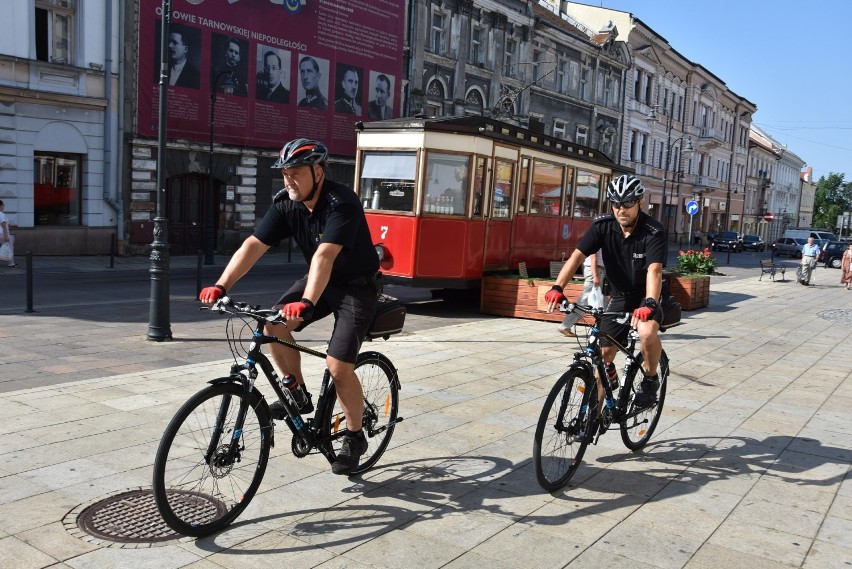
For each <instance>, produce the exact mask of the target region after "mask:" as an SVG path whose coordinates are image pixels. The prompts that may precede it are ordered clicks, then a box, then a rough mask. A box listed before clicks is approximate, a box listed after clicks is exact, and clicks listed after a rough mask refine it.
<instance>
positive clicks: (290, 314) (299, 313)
mask: <svg viewBox="0 0 852 569" xmlns="http://www.w3.org/2000/svg"><path fill="white" fill-rule="evenodd" d="M313 314H314V303H313V302H311V301H310V300H308V299H307V298H303V299H302V300H300V301H299V302H289V303H287V304H285V305H284V306H282V307H281V316H283V317H284V318H301V319H303V320H310V318H311V316H313Z"/></svg>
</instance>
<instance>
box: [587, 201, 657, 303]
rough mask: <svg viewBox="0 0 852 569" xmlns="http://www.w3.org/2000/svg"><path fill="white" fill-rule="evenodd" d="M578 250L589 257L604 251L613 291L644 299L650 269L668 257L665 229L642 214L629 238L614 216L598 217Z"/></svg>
mask: <svg viewBox="0 0 852 569" xmlns="http://www.w3.org/2000/svg"><path fill="white" fill-rule="evenodd" d="M577 248H578V249H579V250H580V251H581V252H582V253H583V254H584V255H586V256H589V255H591V254H592V253H596V252H597V251H599V250H601V251H603V260H604V268H605V269H606V278H607V280H609V282H610V284H611V285H612V287H613V289H614V291H613V292H614V293H618V294H620V295H622V296H630V297H634V296H636V297H640V295H641V297H642V298H644V296H645V282H646V281H645V277H646V276H647V273H648V267H649V266H650V265H651V263H663V262H665V258H666V240H665V232H664V231H663V226H662V225H661V224H660V223H658V222H657V221H656V220H655V219H653V218H652V217H651V216H649V215H648V214H647V213H645V212H643V211H640V212H639V220H638V221H637V222H636V228H635V229H634V230H633V232H632V233H631V234H630V236H629V237H627V238H625V237H624V233H623V232H622V231H621V226H620V225H619V224H618V220H617V219H615V216H614V215H613V214H611V213H609V214H606V215H601V216H599V217H597V218H595V220H594V222H593V223H592V226H591V227H590V228H589V230H588V231H587V232H586V234H585V235H583V238H582V239H580V243H579V244H578V245H577Z"/></svg>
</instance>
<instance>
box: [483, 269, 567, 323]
mask: <svg viewBox="0 0 852 569" xmlns="http://www.w3.org/2000/svg"><path fill="white" fill-rule="evenodd" d="M553 283H554V281H552V280H537V279H519V278H514V277H500V276H488V277H485V278H483V279H482V294H481V295H480V304H479V308H480V310H481V311H482V312H484V313H485V314H496V315H497V316H510V317H512V318H529V319H532V320H545V321H548V322H562V319H563V318H564V317H565V315H564V314H563V313H561V312H559V311H558V310H555V311H553V312H551V313H549V314H548V313H547V302H545V300H544V295H545V294H547V291H549V290H550V287H552V286H553ZM582 292H583V285H582V284H569V285H568V286H567V287H565V295H566V296H567V297H568V298H569V299H571V300H576V299H577V298H578V297H579V296H580V294H581V293H582Z"/></svg>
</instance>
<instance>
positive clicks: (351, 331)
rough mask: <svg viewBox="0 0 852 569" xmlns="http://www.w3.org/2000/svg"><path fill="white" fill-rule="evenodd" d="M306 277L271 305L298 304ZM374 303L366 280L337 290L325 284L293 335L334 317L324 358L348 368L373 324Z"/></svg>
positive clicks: (373, 286) (371, 283)
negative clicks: (308, 317) (326, 356)
mask: <svg viewBox="0 0 852 569" xmlns="http://www.w3.org/2000/svg"><path fill="white" fill-rule="evenodd" d="M307 284H308V277H307V276H306V277H303V278H302V279H300V280H298V281H296V282H294V283H293V286H291V287H290V289H289V290H288V291H287V292H285V293H284V295H283V296H282V297H281V298H280V299H279V300H278V302H277V303H276V304H275V308H277V309H280V308H281V307H282V306H284V305H285V304H288V303H290V302H298V301H299V300H301V299H302V297H304V296H305V287H306V286H307ZM377 301H378V290H377V288H376V282H375V281H374V280H373V279H372V278H370V277H361V278H359V279H356V280H355V281H352V282H351V283H349V284H346V285H343V286H338V285H333V284H331V283H329V284H328V285H327V286H326V287H325V290H324V291H323V293H322V296H321V297H320V299H319V300H318V301H317V303H316V305H315V306H314V314H313V316H311V319H310V320H305V321H304V322H302V323H301V324H300V325H299V327H298V328H296V330H294V331H295V332H298V331H300V330H303V329H304V328H305V327H306V326H307V325H309V324H310V323H311V322H316V321H317V320H321V319H323V318H325V317H326V316H328V315H329V314H334V328H333V330H332V332H331V339H330V340H329V342H328V351H327V353H328V355H330V356H331V357H333V358H335V359H338V360H340V361H344V362H347V363H350V364H354V363H355V361H356V360H357V359H358V351H359V350H360V349H361V344H362V343H363V342H364V337H365V336H366V335H367V330H368V329H369V328H370V323H371V322H372V321H373V316H374V314H375V310H376V302H377Z"/></svg>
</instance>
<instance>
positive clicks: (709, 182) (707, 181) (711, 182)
mask: <svg viewBox="0 0 852 569" xmlns="http://www.w3.org/2000/svg"><path fill="white" fill-rule="evenodd" d="M695 185H696V186H704V187H705V188H709V189H711V190H718V189H719V180H716V179H715V178H710V177H708V176H696V177H695Z"/></svg>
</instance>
